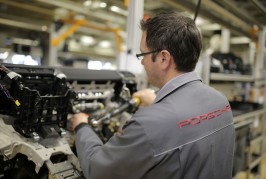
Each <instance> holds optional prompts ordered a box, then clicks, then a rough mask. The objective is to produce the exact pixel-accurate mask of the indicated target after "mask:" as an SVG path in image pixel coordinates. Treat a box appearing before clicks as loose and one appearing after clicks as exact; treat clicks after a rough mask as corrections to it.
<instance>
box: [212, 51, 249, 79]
mask: <svg viewBox="0 0 266 179" xmlns="http://www.w3.org/2000/svg"><path fill="white" fill-rule="evenodd" d="M211 72H214V73H225V74H242V75H251V73H252V69H251V65H249V64H244V63H243V60H242V59H241V58H240V57H238V56H236V55H235V54H233V53H213V54H212V55H211Z"/></svg>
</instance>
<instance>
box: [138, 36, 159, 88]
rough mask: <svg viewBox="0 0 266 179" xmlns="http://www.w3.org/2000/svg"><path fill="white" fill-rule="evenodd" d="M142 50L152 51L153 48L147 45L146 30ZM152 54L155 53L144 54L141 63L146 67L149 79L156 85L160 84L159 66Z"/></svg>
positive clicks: (143, 51)
mask: <svg viewBox="0 0 266 179" xmlns="http://www.w3.org/2000/svg"><path fill="white" fill-rule="evenodd" d="M140 51H141V53H146V52H150V51H151V50H150V49H148V47H147V45H146V31H144V32H143V34H142V38H141V42H140ZM152 55H153V54H147V55H145V56H143V59H142V60H141V64H142V65H143V66H144V69H145V71H146V73H147V77H148V81H149V82H150V83H151V84H153V85H155V86H158V82H159V77H160V75H159V68H158V64H157V63H156V57H155V61H153V60H152Z"/></svg>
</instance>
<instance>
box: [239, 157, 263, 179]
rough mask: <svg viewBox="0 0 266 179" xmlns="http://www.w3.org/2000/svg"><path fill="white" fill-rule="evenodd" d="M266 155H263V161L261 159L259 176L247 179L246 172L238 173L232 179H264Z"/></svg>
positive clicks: (251, 176)
mask: <svg viewBox="0 0 266 179" xmlns="http://www.w3.org/2000/svg"><path fill="white" fill-rule="evenodd" d="M265 168H266V155H264V157H263V159H262V164H261V176H260V177H259V178H258V177H254V176H253V175H250V176H249V178H247V174H246V172H239V173H238V174H237V175H236V176H235V177H234V179H266V170H265Z"/></svg>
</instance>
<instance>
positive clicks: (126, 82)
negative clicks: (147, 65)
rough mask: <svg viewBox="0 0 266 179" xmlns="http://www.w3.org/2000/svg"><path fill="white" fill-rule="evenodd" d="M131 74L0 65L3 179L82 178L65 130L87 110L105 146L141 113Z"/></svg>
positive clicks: (71, 136) (0, 170)
mask: <svg viewBox="0 0 266 179" xmlns="http://www.w3.org/2000/svg"><path fill="white" fill-rule="evenodd" d="M135 91H136V81H135V79H134V75H133V74H131V73H129V72H116V71H108V70H105V71H96V70H86V69H70V68H57V69H55V68H51V67H36V66H24V65H10V64H5V65H4V66H3V65H1V66H0V101H1V103H0V136H1V137H0V178H18V179H19V178H30V179H35V178H60V179H61V178H83V176H82V171H81V168H80V166H79V162H78V159H77V157H76V155H75V152H74V145H73V139H74V134H73V133H72V132H70V131H68V130H67V118H68V115H69V114H71V113H78V112H87V113H89V114H90V119H91V123H92V126H93V129H94V130H95V132H96V133H97V134H98V135H99V137H100V138H101V139H102V140H103V142H106V141H107V140H108V139H109V138H110V137H111V136H112V135H113V134H114V133H116V132H120V131H121V130H122V126H123V125H124V123H125V122H126V121H127V119H128V118H130V117H131V113H132V112H134V111H135V110H136V109H137V106H138V102H139V101H138V100H133V99H131V94H132V93H133V92H135Z"/></svg>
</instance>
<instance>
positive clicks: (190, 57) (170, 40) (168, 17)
mask: <svg viewBox="0 0 266 179" xmlns="http://www.w3.org/2000/svg"><path fill="white" fill-rule="evenodd" d="M140 26H141V30H142V31H146V32H147V36H146V43H147V44H146V45H147V47H148V48H149V49H150V50H151V51H156V50H167V51H169V53H170V54H171V55H172V56H173V58H174V61H175V64H176V69H177V70H178V71H181V72H190V71H193V70H194V69H195V66H196V64H197V62H198V58H199V55H200V51H201V48H202V44H201V36H200V33H199V30H198V29H197V27H196V25H195V22H194V21H193V20H192V19H191V18H189V17H186V16H183V15H181V14H178V13H176V12H161V13H159V14H158V15H156V16H155V17H153V18H149V19H147V20H146V21H144V20H141V22H140Z"/></svg>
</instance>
